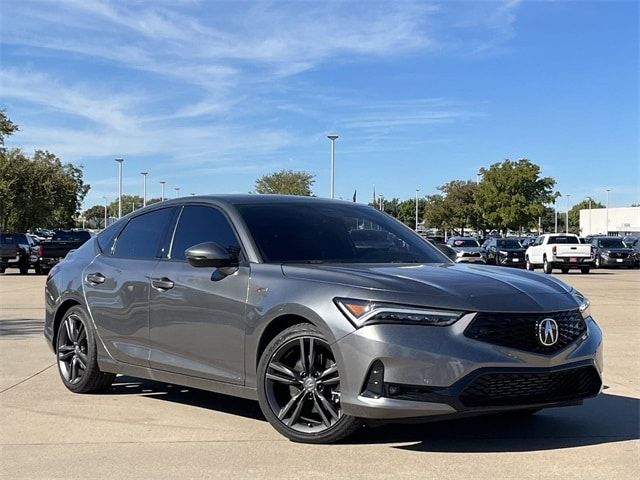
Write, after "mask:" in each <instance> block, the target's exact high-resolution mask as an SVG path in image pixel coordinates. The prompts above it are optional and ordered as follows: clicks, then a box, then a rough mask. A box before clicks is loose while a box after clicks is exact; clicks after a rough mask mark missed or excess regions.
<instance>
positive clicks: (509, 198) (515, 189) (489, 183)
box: [476, 159, 556, 230]
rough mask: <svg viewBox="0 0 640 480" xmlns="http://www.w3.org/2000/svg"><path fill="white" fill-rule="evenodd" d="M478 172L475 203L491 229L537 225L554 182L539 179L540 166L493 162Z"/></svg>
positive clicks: (524, 161)
mask: <svg viewBox="0 0 640 480" xmlns="http://www.w3.org/2000/svg"><path fill="white" fill-rule="evenodd" d="M480 173H481V174H482V181H481V182H480V184H479V185H478V189H477V193H476V202H477V206H478V208H479V209H480V212H481V213H482V217H483V218H484V219H485V220H486V221H487V222H488V223H489V225H490V226H492V227H496V228H503V229H504V228H511V229H513V230H517V229H520V228H521V227H528V226H529V225H532V224H534V223H536V224H537V221H538V217H539V216H541V215H542V214H543V213H544V206H545V205H547V204H549V203H551V202H552V201H553V199H554V198H555V195H554V194H553V192H552V189H553V186H554V185H555V183H556V182H555V180H554V179H553V178H551V177H541V176H540V167H539V166H538V165H536V164H534V163H532V162H530V161H529V160H527V159H521V160H515V161H511V160H505V161H504V162H502V163H494V164H493V165H491V166H490V167H489V168H482V169H480Z"/></svg>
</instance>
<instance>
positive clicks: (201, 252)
mask: <svg viewBox="0 0 640 480" xmlns="http://www.w3.org/2000/svg"><path fill="white" fill-rule="evenodd" d="M184 255H185V257H186V259H187V261H188V262H189V264H190V265H191V266H193V267H214V268H225V267H235V266H237V265H238V262H237V260H236V259H234V258H233V257H232V256H231V254H230V253H229V252H228V251H227V250H226V249H225V248H223V247H221V246H220V245H218V244H217V243H215V242H204V243H199V244H198V245H194V246H193V247H189V248H187V250H185V252H184Z"/></svg>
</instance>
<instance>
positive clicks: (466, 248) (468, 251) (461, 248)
mask: <svg viewBox="0 0 640 480" xmlns="http://www.w3.org/2000/svg"><path fill="white" fill-rule="evenodd" d="M447 245H448V246H450V247H451V248H453V249H454V250H455V251H456V259H455V261H456V262H457V263H485V261H484V258H483V257H482V253H481V252H480V244H479V243H478V241H477V240H476V239H475V238H472V237H451V238H450V239H449V240H448V241H447Z"/></svg>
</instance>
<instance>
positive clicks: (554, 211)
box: [553, 197, 558, 233]
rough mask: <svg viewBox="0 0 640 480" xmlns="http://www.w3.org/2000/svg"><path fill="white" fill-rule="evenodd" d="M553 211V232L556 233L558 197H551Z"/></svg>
mask: <svg viewBox="0 0 640 480" xmlns="http://www.w3.org/2000/svg"><path fill="white" fill-rule="evenodd" d="M553 213H554V217H555V229H554V231H553V233H558V197H556V198H554V199H553Z"/></svg>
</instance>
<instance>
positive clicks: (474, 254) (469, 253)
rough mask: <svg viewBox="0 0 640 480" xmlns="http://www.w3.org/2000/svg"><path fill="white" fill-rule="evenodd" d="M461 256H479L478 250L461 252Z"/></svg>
mask: <svg viewBox="0 0 640 480" xmlns="http://www.w3.org/2000/svg"><path fill="white" fill-rule="evenodd" d="M462 256H463V257H479V256H480V253H479V252H462Z"/></svg>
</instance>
